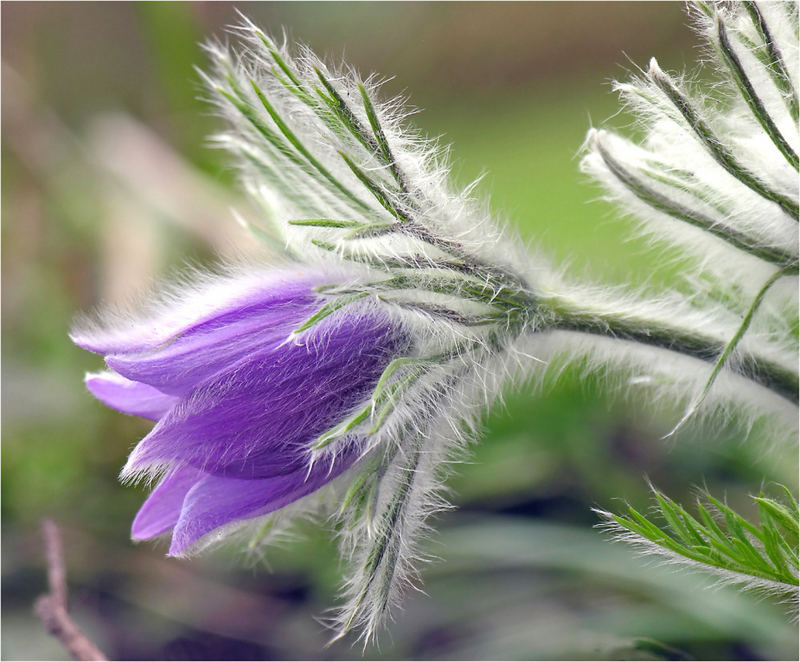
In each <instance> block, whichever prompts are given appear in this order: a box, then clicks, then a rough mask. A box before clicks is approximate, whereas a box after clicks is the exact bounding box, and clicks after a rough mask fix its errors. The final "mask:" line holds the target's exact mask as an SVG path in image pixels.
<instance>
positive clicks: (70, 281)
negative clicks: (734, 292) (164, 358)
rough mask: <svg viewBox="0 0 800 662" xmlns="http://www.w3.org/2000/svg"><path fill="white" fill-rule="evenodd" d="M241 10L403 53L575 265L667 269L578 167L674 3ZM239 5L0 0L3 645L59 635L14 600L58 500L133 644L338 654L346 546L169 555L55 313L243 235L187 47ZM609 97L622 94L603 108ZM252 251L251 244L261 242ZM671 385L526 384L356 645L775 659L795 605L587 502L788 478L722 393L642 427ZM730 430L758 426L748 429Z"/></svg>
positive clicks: (676, 270) (93, 590)
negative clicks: (679, 552)
mask: <svg viewBox="0 0 800 662" xmlns="http://www.w3.org/2000/svg"><path fill="white" fill-rule="evenodd" d="M247 10H248V13H249V14H250V16H251V18H252V19H253V20H254V21H255V22H256V23H258V24H260V25H263V26H264V27H267V28H269V29H270V30H271V31H272V32H277V30H278V29H279V28H280V27H281V26H286V28H287V29H288V30H289V31H290V33H291V35H292V37H293V38H297V39H300V40H305V41H308V42H309V43H310V44H311V45H312V46H313V47H314V49H315V50H316V51H317V52H320V53H325V52H327V53H330V54H331V55H332V57H333V58H338V57H340V56H341V55H342V54H343V53H344V54H346V56H347V60H348V61H350V62H353V63H355V64H356V65H357V66H358V67H359V68H360V69H361V70H362V71H371V70H375V71H378V72H380V73H383V74H387V75H396V76H397V77H396V79H394V80H392V81H390V82H389V83H388V84H387V94H389V93H392V92H399V91H402V90H403V89H406V90H408V91H409V93H410V94H411V102H412V103H413V104H415V105H418V106H420V107H423V108H425V109H426V110H425V112H423V113H421V114H420V115H418V116H416V117H415V118H414V122H415V123H417V124H418V125H419V126H420V127H421V128H422V129H423V131H425V132H426V133H428V134H430V135H438V134H443V139H444V140H445V141H446V142H452V143H453V144H454V157H455V159H454V160H455V162H456V166H457V173H456V175H457V177H458V178H459V180H460V181H462V182H467V181H468V180H470V179H472V178H473V177H474V176H476V175H477V174H479V173H480V172H481V171H483V170H485V171H486V172H488V176H487V177H486V179H485V180H484V183H483V184H482V185H481V186H480V188H479V192H480V193H481V194H483V195H490V196H491V198H492V206H493V207H494V208H495V209H497V210H502V212H503V213H505V214H508V218H509V221H510V222H511V223H514V224H516V225H518V226H519V227H520V228H521V230H522V231H523V233H524V235H525V237H526V238H529V239H531V240H535V241H536V242H537V243H538V244H539V245H541V246H542V248H543V249H544V250H546V251H548V252H549V253H551V254H552V255H553V256H554V257H555V258H557V259H563V260H568V261H569V264H570V266H569V269H570V270H572V271H573V273H578V274H582V273H588V274H591V275H593V276H594V277H596V278H600V279H605V280H609V281H613V282H623V281H625V282H635V283H652V284H653V285H660V284H663V283H670V284H673V285H675V286H676V287H680V286H681V283H680V280H679V279H680V273H681V269H680V264H678V263H675V262H674V261H671V259H670V258H671V256H670V255H669V254H664V253H663V252H660V251H656V250H654V249H652V248H649V247H648V246H646V245H645V244H643V243H642V242H636V241H629V240H628V239H627V238H628V236H629V235H628V227H627V225H626V224H625V223H624V222H623V221H618V220H616V219H615V216H614V214H613V213H612V212H611V210H610V208H609V207H607V206H605V205H604V204H602V203H598V202H590V201H591V200H592V199H593V198H594V197H596V196H597V195H598V191H597V190H596V189H593V188H592V187H591V186H590V185H588V184H587V183H586V182H585V181H583V180H582V178H581V176H580V175H579V174H578V171H577V161H576V160H575V158H574V155H575V154H576V153H577V151H578V149H579V147H580V143H581V141H582V139H583V136H584V134H585V131H586V128H587V126H588V124H589V121H590V119H589V118H590V117H591V118H592V119H593V120H594V121H595V122H599V121H600V120H603V119H605V118H606V117H608V116H610V115H612V114H613V113H614V112H615V109H616V103H617V101H616V98H615V97H614V96H613V95H612V94H611V93H610V91H609V89H608V86H607V85H604V81H606V80H608V79H609V78H611V77H620V76H622V75H623V74H624V72H623V71H622V70H621V69H620V68H619V66H618V64H617V63H618V62H620V61H623V56H622V55H621V53H622V51H623V50H624V52H625V53H627V54H628V55H629V56H630V58H631V59H632V60H633V61H634V62H636V63H640V64H643V63H645V62H646V59H647V57H649V55H650V54H651V53H654V52H658V53H660V54H667V55H670V54H671V57H662V58H661V59H662V63H663V65H664V66H665V67H667V66H669V67H670V68H680V67H681V65H682V63H683V62H684V61H686V62H688V61H690V60H693V59H694V57H695V53H694V52H693V48H692V47H693V43H692V42H691V41H690V40H688V39H687V35H688V34H689V33H688V31H687V30H686V29H685V15H684V14H683V13H682V11H681V8H680V6H679V5H677V4H672V3H664V4H656V5H651V4H646V3H643V4H627V3H626V4H605V3H585V4H584V3H564V4H561V3H553V4H549V3H542V4H540V3H533V4H524V3H520V4H505V3H491V4H490V3H487V4H472V3H470V4H458V3H444V4H440V3H434V4H424V3H421V4H417V3H413V4H405V3H388V4H385V5H383V4H379V3H375V4H371V3H358V4H348V3H330V4H328V3H319V4H317V3H301V4H295V3H286V4H283V3H280V4H274V5H273V4H268V3H267V4H259V5H252V6H248V7H247ZM235 20H236V16H235V13H234V11H233V8H232V6H231V5H229V4H227V3H202V4H172V3H141V4H135V5H134V4H86V5H72V4H65V5H61V4H59V5H55V4H7V5H4V7H3V23H2V31H3V34H2V44H3V53H2V56H3V76H2V85H3V95H2V99H3V101H2V103H3V142H2V159H3V168H2V212H3V224H2V250H3V255H2V257H3V260H2V270H3V273H2V276H3V278H2V288H3V289H2V297H3V301H2V303H3V320H2V324H3V343H2V371H3V373H2V379H3V384H2V386H3V390H2V398H3V408H2V412H3V414H2V415H3V433H4V434H3V481H2V490H3V494H2V496H3V499H2V508H3V512H2V514H3V542H4V544H3V564H2V571H3V603H2V610H3V613H2V615H3V619H2V640H3V653H2V654H3V656H4V657H6V658H19V659H38V658H43V659H62V658H63V656H64V653H63V651H62V650H61V649H60V647H59V645H58V644H57V643H56V642H55V641H54V640H52V639H50V638H49V637H48V635H47V634H46V633H45V632H44V631H43V629H42V627H41V626H40V624H39V623H38V622H37V621H36V620H35V618H34V616H33V614H32V611H31V605H32V602H33V599H34V598H35V596H36V595H37V593H38V592H40V591H41V590H43V588H44V572H43V565H42V562H41V545H40V541H39V536H38V522H39V520H40V518H41V517H42V516H44V515H49V516H52V517H54V518H56V519H57V520H58V521H59V522H60V523H61V524H62V525H63V527H64V529H65V537H66V541H67V556H68V567H69V578H70V582H71V586H72V609H73V612H74V614H75V617H76V619H77V620H78V622H79V623H80V624H81V626H83V627H84V628H85V629H86V630H87V631H88V632H89V633H90V634H91V635H92V637H93V638H94V639H95V640H96V641H97V643H98V645H99V646H100V647H101V648H104V649H105V650H106V651H107V652H108V653H109V654H110V655H111V656H113V657H117V658H127V659H137V658H138V659H153V658H164V657H166V658H169V659H196V658H201V659H202V658H206V659H216V658H223V659H263V658H268V657H278V658H304V657H313V658H319V657H329V658H332V659H336V658H349V657H352V656H353V655H354V654H356V651H354V650H353V649H351V648H349V646H348V644H347V643H346V642H344V643H339V644H337V645H335V646H333V647H331V648H328V649H323V645H324V643H325V642H326V641H327V637H328V634H327V633H326V632H325V631H324V629H323V628H322V627H321V626H320V625H319V624H318V623H317V622H316V621H315V620H314V616H321V615H324V614H323V610H324V608H325V606H326V605H329V604H331V603H332V602H333V601H334V600H333V594H334V593H335V592H336V590H337V584H338V581H339V578H340V570H339V568H338V567H337V565H336V563H335V561H334V560H333V559H335V553H334V547H333V544H332V542H331V541H330V536H329V535H328V534H327V533H326V532H325V531H324V530H318V528H317V527H315V526H308V527H301V529H302V530H301V531H300V532H299V533H300V534H301V540H300V541H299V542H298V543H293V544H292V546H291V549H289V548H287V549H285V550H282V549H278V550H276V551H275V552H274V553H273V554H271V555H270V556H269V557H268V558H267V559H266V562H267V563H268V566H269V568H271V570H272V572H271V573H270V572H268V571H266V570H265V568H264V567H263V565H262V560H261V559H252V560H251V562H252V566H253V567H252V568H251V569H245V570H242V569H240V561H241V553H240V552H236V551H231V552H229V553H225V552H221V553H218V554H215V555H212V556H210V557H208V558H204V559H202V560H193V561H188V562H187V561H173V560H166V559H164V558H163V552H164V548H163V547H158V546H155V547H152V546H149V545H141V546H138V547H134V546H133V545H132V544H131V543H130V541H129V539H128V531H129V526H130V521H131V519H132V517H133V514H134V513H135V512H136V509H137V507H138V505H139V503H140V502H141V499H142V496H143V493H142V491H141V490H139V489H132V488H125V487H122V486H120V485H119V484H118V483H117V481H116V475H117V472H118V471H119V468H120V467H121V466H122V465H123V463H124V459H125V456H126V454H127V452H128V450H129V449H130V447H131V445H132V444H133V443H134V442H135V441H136V440H137V439H139V438H140V437H141V436H143V434H145V433H146V431H147V429H148V427H149V424H148V423H146V422H144V421H140V420H138V419H135V418H132V417H125V416H121V415H119V414H116V413H114V412H110V411H107V410H105V409H104V408H103V407H102V405H100V404H99V403H96V402H94V401H93V400H92V399H91V398H90V397H89V396H88V394H86V393H85V392H84V389H83V386H82V383H81V376H82V373H83V371H85V370H89V369H97V368H98V367H99V366H98V364H97V362H96V359H95V357H92V356H89V355H88V354H86V353H84V352H81V351H80V350H78V349H76V348H75V347H74V346H72V345H71V343H70V342H69V340H68V339H67V330H68V328H69V326H70V323H71V320H72V318H73V316H74V315H75V314H76V313H77V312H78V311H82V310H87V309H89V308H91V306H92V305H94V304H96V303H97V302H99V301H101V300H111V301H121V300H124V299H126V298H129V297H132V296H134V295H135V293H136V292H139V291H141V290H142V288H144V287H146V286H147V285H148V284H149V283H150V282H152V280H153V279H154V278H157V277H160V276H163V275H164V274H168V273H169V272H170V271H171V270H172V271H174V270H175V269H176V268H179V267H180V265H181V264H184V263H186V262H190V263H194V264H197V263H199V264H209V263H210V262H211V261H212V260H213V259H214V258H213V256H214V255H223V256H225V255H228V256H230V255H232V254H237V253H240V252H242V251H245V252H248V251H257V248H254V247H253V242H252V241H251V239H250V238H248V237H247V235H246V234H245V233H244V232H243V231H240V230H239V228H238V226H237V224H236V223H235V221H234V215H233V214H232V213H231V208H235V210H236V211H237V213H240V214H242V215H243V216H245V217H247V216H248V215H250V214H254V213H257V212H256V211H255V210H253V209H251V208H250V207H249V205H248V204H247V202H246V201H245V200H243V198H242V196H241V195H240V194H239V192H238V190H237V189H236V186H235V182H234V181H233V175H232V171H231V170H230V169H229V167H228V164H227V163H226V162H225V160H224V156H223V155H222V154H220V153H216V152H214V151H212V150H209V149H207V148H206V147H205V137H206V135H207V134H208V133H210V132H212V131H213V130H214V129H215V128H216V126H217V124H216V120H215V119H214V118H213V117H211V116H210V115H209V112H208V108H207V106H206V105H205V104H204V103H203V102H202V101H201V100H200V99H199V98H198V97H199V96H201V89H200V85H199V81H198V79H197V77H196V76H195V74H194V73H193V71H192V67H193V66H194V65H196V64H203V55H202V52H201V50H200V48H199V47H198V43H199V42H200V41H202V40H203V39H204V38H206V37H207V36H209V35H212V34H220V33H221V30H222V26H224V25H225V24H228V23H232V22H234V21H235ZM612 122H617V123H619V124H620V125H624V124H625V123H626V122H627V120H626V118H624V117H617V118H614V119H613V120H612ZM258 255H260V256H261V257H263V259H269V255H268V254H261V253H258ZM679 415H680V412H676V411H664V410H654V409H652V408H645V407H644V406H643V405H642V404H641V403H637V402H635V401H634V402H628V403H624V402H620V401H618V400H610V399H609V398H608V397H607V396H606V395H605V394H604V393H603V391H602V389H601V388H600V386H599V384H598V383H597V382H596V380H595V379H594V378H593V377H587V376H586V375H584V374H583V373H582V372H581V371H580V369H578V368H575V369H572V370H571V371H569V372H568V373H566V374H565V375H564V377H563V379H562V380H561V381H560V383H559V385H558V386H557V387H556V388H555V389H553V390H552V391H551V392H548V393H543V394H540V393H537V394H531V393H521V394H517V395H514V396H513V397H509V399H508V401H507V403H506V404H505V406H504V407H498V409H497V410H496V411H494V412H492V414H491V415H490V416H489V417H488V420H487V434H486V435H485V436H484V437H483V440H482V442H481V444H480V445H479V446H476V447H475V449H474V454H473V455H472V456H471V457H470V458H469V463H468V464H466V465H465V466H463V467H461V468H460V470H459V471H458V472H457V474H456V475H455V476H454V477H453V479H452V480H451V482H450V487H451V488H452V493H453V499H454V500H455V502H456V503H457V504H458V505H459V510H458V512H456V513H451V514H447V515H443V516H442V517H441V518H440V522H439V523H438V524H437V528H438V529H439V531H440V535H437V536H436V537H435V538H434V539H433V540H432V541H431V543H430V545H429V551H430V552H431V553H432V554H434V555H436V556H438V557H441V558H443V559H446V563H438V562H434V563H431V564H430V565H429V566H427V567H426V568H425V570H424V572H425V574H426V592H427V593H428V597H424V596H416V595H410V596H409V598H408V600H407V602H406V604H405V610H404V611H403V612H402V613H401V615H400V618H399V619H398V621H397V623H396V624H395V625H394V627H393V628H392V632H391V636H387V637H385V638H384V641H383V645H382V647H381V648H380V649H369V650H368V651H367V657H370V658H389V659H396V658H445V657H447V658H470V659H484V658H495V659H502V658H533V659H536V658H540V659H541V658H548V659H549V658H576V657H582V658H594V659H615V658H620V657H626V658H633V659H683V657H685V656H692V657H695V658H701V659H702V658H707V659H724V658H732V659H754V658H762V659H770V658H772V659H780V658H791V657H796V656H797V642H796V638H795V632H794V628H793V627H792V626H791V625H789V624H786V623H785V621H784V618H783V609H782V607H780V606H779V605H775V604H772V603H770V602H768V601H763V602H760V603H755V602H754V601H752V600H749V599H747V598H746V597H744V596H741V595H739V594H737V593H735V592H731V591H728V590H724V589H723V590H719V591H704V590H702V588H701V587H702V580H700V579H698V578H697V577H696V576H681V575H676V574H674V573H672V572H670V571H667V570H664V569H659V568H655V567H648V566H645V565H644V564H643V563H642V562H640V561H638V560H636V559H635V558H632V557H631V555H630V552H629V550H627V549H625V548H624V547H622V546H614V545H609V544H608V543H607V542H606V541H605V540H604V539H603V536H602V535H601V534H600V533H598V532H597V531H595V530H593V529H592V528H591V527H592V526H593V525H594V524H595V523H596V522H597V519H596V518H595V516H594V515H593V514H592V513H591V512H590V510H589V508H590V507H591V506H596V507H599V508H602V509H606V510H614V509H615V507H616V505H615V503H614V501H613V499H614V498H615V497H620V498H623V499H625V500H626V501H627V502H629V503H630V504H632V505H633V506H634V507H637V508H640V509H641V508H646V507H647V504H648V493H647V487H646V484H645V482H644V481H642V480H641V478H642V476H643V475H644V474H646V475H648V476H649V477H650V478H651V479H652V481H653V482H654V483H655V484H657V485H659V487H660V488H661V489H663V490H664V491H665V492H666V493H668V494H670V495H671V496H673V497H674V498H675V499H677V500H681V499H684V500H688V499H689V498H690V488H691V485H693V484H699V483H705V484H706V485H707V486H708V488H709V490H710V491H711V492H712V493H714V494H727V496H728V502H729V503H730V504H731V506H733V507H735V508H736V509H737V511H740V512H743V513H744V514H748V513H749V514H754V513H755V510H754V509H753V506H752V504H751V503H750V502H749V501H748V498H747V494H748V492H751V491H753V490H754V489H756V488H757V486H758V485H759V483H760V481H761V480H762V478H763V477H767V479H768V480H774V481H780V482H783V483H785V484H787V485H789V486H790V487H796V480H797V479H796V471H797V465H796V455H795V450H794V449H790V448H775V447H772V446H771V445H770V443H769V440H767V439H765V438H763V436H762V435H761V434H760V432H759V430H753V431H751V432H750V434H749V435H747V431H746V430H745V429H744V428H743V427H742V426H740V425H739V424H738V423H737V421H735V420H734V421H732V422H731V423H730V425H729V426H728V427H726V428H725V429H702V428H697V427H695V428H691V429H688V428H687V429H686V430H683V431H682V432H681V433H680V434H679V435H677V436H676V438H674V439H670V440H669V441H668V442H665V441H662V440H660V437H661V435H663V434H664V433H666V432H667V431H668V430H669V429H670V427H671V425H672V424H673V423H674V422H675V421H676V420H677V418H676V417H679ZM745 437H746V440H745Z"/></svg>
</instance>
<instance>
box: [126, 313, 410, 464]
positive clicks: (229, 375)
mask: <svg viewBox="0 0 800 662" xmlns="http://www.w3.org/2000/svg"><path fill="white" fill-rule="evenodd" d="M404 343H405V340H404V338H403V337H402V336H401V335H400V333H399V332H398V331H397V330H395V329H392V328H389V327H387V326H386V324H385V323H383V322H381V321H379V320H378V319H376V318H369V317H358V318H344V319H343V320H342V321H341V322H339V323H337V324H335V325H329V326H328V328H327V329H320V331H319V333H317V334H316V335H310V336H309V337H308V338H307V339H306V343H305V344H302V345H300V344H285V345H283V346H281V347H279V348H277V349H274V350H268V351H267V352H266V353H265V354H264V355H262V356H257V357H256V358H254V359H253V358H247V359H245V360H243V361H242V362H240V363H239V364H238V365H236V366H235V367H234V368H233V369H232V370H230V371H229V372H225V373H224V374H221V375H218V376H217V377H215V378H214V379H212V380H210V381H209V382H208V383H207V384H205V385H203V386H202V387H201V388H199V389H198V390H197V391H195V392H194V393H193V395H192V396H191V397H190V398H188V399H187V400H185V401H182V402H181V403H180V404H179V405H177V406H176V407H174V408H173V409H172V410H170V412H169V413H168V414H167V415H166V416H165V417H164V418H163V419H162V420H161V421H159V423H158V425H156V427H155V428H154V429H153V430H152V431H151V433H150V434H149V435H147V437H145V438H144V439H143V440H142V441H141V442H140V443H139V444H138V445H137V447H136V448H135V449H134V451H133V453H131V456H130V458H129V460H128V464H127V466H126V468H125V470H124V471H123V475H125V474H128V475H130V474H133V473H137V472H140V471H141V470H142V469H143V468H146V467H147V466H148V465H163V464H174V463H181V464H183V463H186V464H190V465H192V466H195V467H197V468H198V469H201V470H203V471H206V472H208V473H215V474H224V475H228V476H237V477H243V478H266V477H269V476H274V475H277V474H280V473H285V472H287V471H289V470H292V469H295V468H300V467H302V465H303V462H304V458H305V450H306V448H307V445H308V443H309V442H310V441H311V440H312V439H313V438H314V437H316V436H318V435H319V434H322V433H323V432H324V431H326V430H328V429H330V428H331V427H332V426H333V425H335V424H336V423H338V422H339V421H341V420H342V418H344V417H345V416H346V415H347V414H349V412H350V411H351V410H352V409H353V407H355V406H356V405H358V404H360V403H361V402H363V401H364V400H365V399H366V398H367V397H368V396H369V394H370V393H371V391H372V388H373V387H374V385H375V382H376V381H377V380H378V378H379V377H380V374H381V372H382V371H383V369H384V367H385V366H386V364H387V363H388V362H389V361H390V360H391V357H392V356H393V355H395V354H396V352H397V351H398V349H400V348H401V346H402V345H403V344H404Z"/></svg>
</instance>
